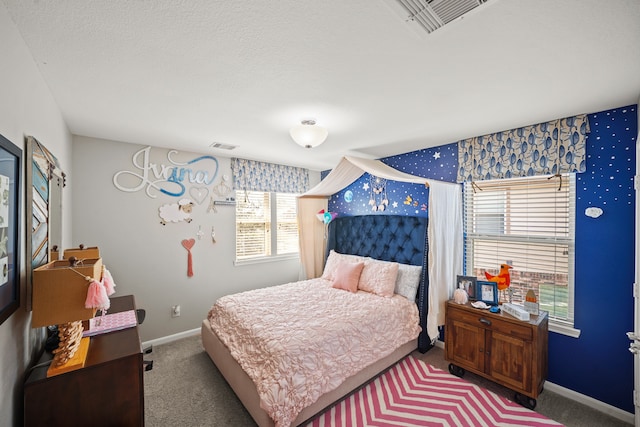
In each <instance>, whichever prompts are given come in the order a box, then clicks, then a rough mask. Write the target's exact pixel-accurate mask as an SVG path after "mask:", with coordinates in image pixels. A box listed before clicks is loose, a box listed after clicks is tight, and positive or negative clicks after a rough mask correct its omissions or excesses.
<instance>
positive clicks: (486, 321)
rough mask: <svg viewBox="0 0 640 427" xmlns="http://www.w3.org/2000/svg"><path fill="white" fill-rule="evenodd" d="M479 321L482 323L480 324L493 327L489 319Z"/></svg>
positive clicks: (482, 318)
mask: <svg viewBox="0 0 640 427" xmlns="http://www.w3.org/2000/svg"><path fill="white" fill-rule="evenodd" d="M478 320H479V321H480V323H484V324H485V325H487V326H491V320H489V319H485V318H484V317H481V318H480V319H478Z"/></svg>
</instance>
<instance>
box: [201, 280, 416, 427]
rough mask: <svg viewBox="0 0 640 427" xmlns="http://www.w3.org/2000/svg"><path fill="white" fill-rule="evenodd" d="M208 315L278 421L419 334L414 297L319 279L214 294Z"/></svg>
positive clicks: (287, 419) (293, 415) (291, 417)
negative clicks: (388, 295)
mask: <svg viewBox="0 0 640 427" xmlns="http://www.w3.org/2000/svg"><path fill="white" fill-rule="evenodd" d="M208 319H209V321H210V323H211V327H212V329H213V331H214V332H215V333H216V334H217V335H218V337H219V338H220V340H221V341H222V342H223V343H224V344H225V345H226V346H227V347H228V348H229V350H230V352H231V355H232V356H233V357H234V358H235V359H236V360H237V361H238V363H239V364H240V366H242V368H243V369H244V370H245V371H246V372H247V374H248V375H249V377H251V379H252V380H253V382H254V383H255V384H256V387H257V389H258V394H259V395H260V399H261V406H262V408H263V409H264V410H265V411H266V412H267V413H268V414H269V415H270V416H271V418H272V419H273V420H274V422H275V425H276V426H278V427H280V426H289V425H290V424H291V422H292V421H293V420H294V419H295V418H296V417H297V416H298V414H299V413H300V411H301V410H302V409H304V408H305V407H307V406H309V405H310V404H312V403H314V402H315V401H316V400H317V399H318V397H319V396H320V395H322V394H323V393H326V392H328V391H331V390H333V389H335V388H336V387H338V386H339V385H340V384H341V383H342V382H343V381H344V380H345V379H346V378H348V377H349V376H351V375H353V374H355V373H356V372H358V371H360V370H361V369H362V368H364V367H365V366H367V365H370V364H371V363H373V362H375V361H377V360H378V359H381V358H383V357H385V356H387V355H389V354H390V353H392V352H393V351H394V350H395V349H396V348H398V347H399V346H401V345H402V344H404V343H406V342H407V341H410V340H412V339H417V337H418V334H419V333H420V326H419V318H418V308H417V306H416V304H415V303H414V302H410V301H408V300H407V299H406V298H404V297H402V296H399V295H394V296H393V297H392V298H384V297H380V296H377V295H374V294H371V293H368V292H363V291H359V292H358V293H351V292H348V291H344V290H339V289H333V288H332V287H331V282H329V281H327V280H324V279H312V280H305V281H301V282H295V283H289V284H286V285H280V286H274V287H269V288H264V289H257V290H253V291H248V292H243V293H239V294H234V295H229V296H225V297H222V298H220V299H219V300H218V301H217V302H216V303H215V305H214V306H213V307H212V308H211V310H210V311H209V315H208Z"/></svg>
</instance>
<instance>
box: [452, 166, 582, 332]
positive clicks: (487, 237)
mask: <svg viewBox="0 0 640 427" xmlns="http://www.w3.org/2000/svg"><path fill="white" fill-rule="evenodd" d="M551 178H554V179H553V180H552V179H551ZM516 180H517V181H519V182H518V184H520V185H521V186H522V183H524V184H525V185H527V189H528V188H531V187H535V186H536V185H537V184H536V183H537V182H539V183H543V181H552V182H553V184H554V185H555V188H558V186H559V185H560V183H559V180H558V177H554V176H534V177H525V178H511V179H505V180H491V181H481V182H473V183H472V182H465V183H464V184H463V189H464V205H463V219H464V271H465V274H466V275H472V276H474V273H473V271H474V268H475V266H474V265H470V264H473V263H474V254H470V253H469V250H471V248H473V247H474V243H473V242H485V244H486V243H487V242H489V241H496V242H503V243H505V242H509V243H510V244H513V243H515V244H529V245H531V244H536V243H542V244H544V245H563V244H566V245H567V246H568V259H567V267H566V269H567V271H566V274H567V303H568V314H569V315H570V316H569V317H570V318H568V319H563V318H556V317H554V316H553V315H552V314H553V313H549V330H550V331H553V332H558V333H561V334H564V335H568V336H572V337H578V336H579V335H580V330H578V329H576V328H575V285H576V284H575V237H576V236H575V221H576V218H575V208H576V206H575V205H576V203H575V202H576V179H575V173H570V174H563V175H562V178H561V180H562V181H561V183H562V184H561V185H564V186H569V187H568V189H567V190H566V191H568V193H567V197H568V206H566V207H567V209H568V215H567V225H566V227H567V229H568V230H567V234H568V235H567V237H558V236H557V235H556V236H553V237H551V236H546V237H545V236H540V235H538V234H537V233H536V232H532V231H529V232H527V233H520V234H519V235H515V234H513V235H511V234H507V233H500V232H499V231H496V232H494V233H487V232H486V230H483V231H482V232H478V227H481V225H480V224H478V219H477V218H479V217H480V214H481V213H482V212H479V211H478V210H476V207H475V206H473V196H474V194H476V193H481V192H482V191H483V190H482V187H483V182H484V183H485V187H487V188H488V187H489V186H491V187H494V190H495V191H496V192H499V191H502V190H500V184H501V183H503V182H504V184H505V185H504V186H503V187H502V188H504V191H505V194H506V191H510V190H507V188H508V182H514V181H516ZM529 184H531V185H529ZM496 185H497V186H498V187H496ZM526 191H528V190H526ZM548 191H551V190H550V189H549V190H548ZM549 194H550V193H549ZM496 197H497V198H496V200H499V199H500V197H501V196H500V195H499V194H498V195H497V196H496ZM520 197H522V196H520ZM505 200H506V196H505ZM470 204H471V206H470ZM525 204H526V202H525ZM485 207H491V208H493V206H490V205H488V203H487V202H485ZM498 207H499V206H496V211H497V210H499V209H497V208H498ZM517 207H520V206H517ZM554 208H555V205H554ZM478 209H479V208H478ZM510 209H511V208H510V207H506V205H505V207H504V211H505V215H506V211H507V210H510ZM527 209H528V208H527ZM533 209H540V210H542V209H541V208H538V207H537V206H536V207H534V208H533ZM484 213H485V217H488V216H490V215H487V213H486V212H484ZM489 214H491V212H489ZM514 218H515V219H516V220H517V219H518V217H517V216H515V217H512V216H502V217H499V218H497V219H498V220H497V221H496V220H495V218H494V221H493V222H491V221H488V222H487V223H486V224H488V225H489V227H488V228H491V227H490V226H491V225H494V226H495V227H494V228H495V230H499V229H500V224H502V225H503V228H506V226H505V223H510V222H511V221H514V222H515V220H514ZM528 218H529V217H527V221H529V219H528ZM470 220H472V223H473V225H474V226H475V227H476V229H475V232H474V230H472V229H470V227H471V224H470V223H469V221H470ZM498 245H499V243H498ZM496 251H498V249H496ZM513 251H514V252H516V250H515V249H514V250H513ZM487 253H489V252H487ZM506 261H507V260H502V261H501V262H506ZM497 267H498V265H496V266H495V267H494V268H497ZM478 268H483V269H484V268H485V267H478ZM534 272H535V270H534ZM536 273H537V272H536ZM481 279H484V278H481ZM481 279H479V280H481ZM540 284H541V283H538V285H540ZM537 296H538V302H539V303H540V299H541V295H540V290H539V289H538V291H537ZM541 309H542V308H541Z"/></svg>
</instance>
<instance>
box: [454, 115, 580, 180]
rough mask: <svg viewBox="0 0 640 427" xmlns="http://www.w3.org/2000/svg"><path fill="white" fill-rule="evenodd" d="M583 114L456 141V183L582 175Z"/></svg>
mask: <svg viewBox="0 0 640 427" xmlns="http://www.w3.org/2000/svg"><path fill="white" fill-rule="evenodd" d="M587 133H589V120H588V118H587V115H586V114H582V115H579V116H575V117H567V118H564V119H558V120H553V121H550V122H546V123H540V124H537V125H532V126H525V127H521V128H517V129H512V130H508V131H503V132H498V133H494V134H490V135H484V136H478V137H474V138H470V139H464V140H462V141H460V142H458V165H459V167H458V182H464V181H481V180H486V179H502V178H515V177H523V176H534V175H554V174H557V173H567V172H584V171H585V168H586V166H585V165H586V163H585V159H586V153H585V151H586V150H585V147H586V136H587Z"/></svg>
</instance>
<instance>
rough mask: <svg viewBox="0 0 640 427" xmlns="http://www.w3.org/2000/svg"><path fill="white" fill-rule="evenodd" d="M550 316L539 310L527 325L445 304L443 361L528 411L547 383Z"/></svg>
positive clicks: (460, 374)
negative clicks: (505, 392) (506, 391)
mask: <svg viewBox="0 0 640 427" xmlns="http://www.w3.org/2000/svg"><path fill="white" fill-rule="evenodd" d="M548 328H549V316H548V313H547V312H546V311H540V314H539V315H537V316H534V315H531V319H530V320H529V321H522V320H518V319H516V318H515V317H513V316H510V315H508V314H504V313H491V312H489V311H488V310H480V309H477V308H474V307H472V306H471V305H470V304H469V303H467V304H456V303H455V302H453V301H448V302H447V305H446V314H445V332H444V333H445V359H446V360H447V361H449V362H451V364H450V365H449V371H450V372H451V373H452V374H454V375H457V376H462V375H464V372H465V370H468V371H469V372H473V373H474V374H477V375H480V376H483V377H485V378H488V379H490V380H492V381H495V382H496V383H499V384H501V385H503V386H505V387H508V388H510V389H512V390H514V391H515V392H516V395H515V400H516V401H517V402H518V403H520V404H522V405H523V406H526V407H528V408H530V409H533V408H534V407H535V405H536V398H537V397H538V395H539V394H540V392H541V391H542V388H543V386H544V382H545V380H546V378H547V366H548V355H547V347H548V345H547V343H548Z"/></svg>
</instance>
